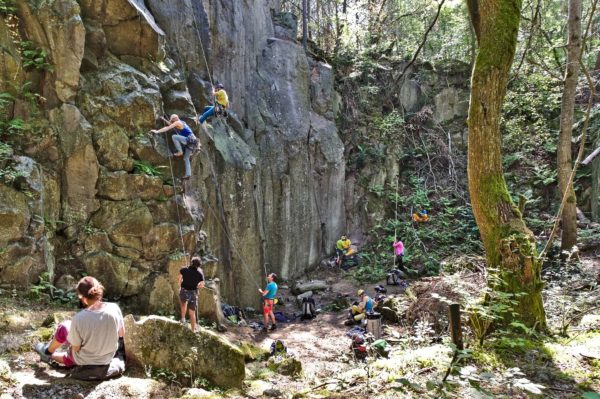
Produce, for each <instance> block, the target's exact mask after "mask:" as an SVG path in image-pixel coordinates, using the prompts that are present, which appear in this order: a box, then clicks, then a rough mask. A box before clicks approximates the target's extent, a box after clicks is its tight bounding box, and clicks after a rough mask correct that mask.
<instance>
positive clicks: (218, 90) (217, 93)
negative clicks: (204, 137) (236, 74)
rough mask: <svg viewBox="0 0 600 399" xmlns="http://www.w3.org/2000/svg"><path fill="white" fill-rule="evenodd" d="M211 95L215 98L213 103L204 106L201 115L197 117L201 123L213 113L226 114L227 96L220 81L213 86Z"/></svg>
mask: <svg viewBox="0 0 600 399" xmlns="http://www.w3.org/2000/svg"><path fill="white" fill-rule="evenodd" d="M213 96H214V98H215V101H214V105H208V106H206V107H204V111H202V115H201V116H200V118H198V121H199V122H200V124H201V125H202V124H203V123H204V122H205V121H206V120H207V119H208V118H210V117H211V116H214V115H217V116H218V115H223V116H227V108H228V107H229V97H227V92H226V91H225V86H223V84H222V83H217V84H216V85H215V87H213Z"/></svg>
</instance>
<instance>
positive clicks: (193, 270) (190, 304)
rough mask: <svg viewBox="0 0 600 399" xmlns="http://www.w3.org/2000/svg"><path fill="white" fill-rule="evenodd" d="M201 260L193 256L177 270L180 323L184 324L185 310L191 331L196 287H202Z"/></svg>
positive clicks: (194, 313)
mask: <svg viewBox="0 0 600 399" xmlns="http://www.w3.org/2000/svg"><path fill="white" fill-rule="evenodd" d="M201 266H202V261H201V260H200V258H198V257H193V258H192V261H191V262H190V265H189V266H188V267H182V268H181V270H179V301H180V302H181V324H185V313H186V310H187V311H188V312H189V316H190V324H191V325H192V331H193V332H196V306H197V303H198V288H204V273H203V272H202V269H201Z"/></svg>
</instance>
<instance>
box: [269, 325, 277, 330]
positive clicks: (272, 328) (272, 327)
mask: <svg viewBox="0 0 600 399" xmlns="http://www.w3.org/2000/svg"><path fill="white" fill-rule="evenodd" d="M276 328H277V324H271V327H269V331H273V330H275V329H276Z"/></svg>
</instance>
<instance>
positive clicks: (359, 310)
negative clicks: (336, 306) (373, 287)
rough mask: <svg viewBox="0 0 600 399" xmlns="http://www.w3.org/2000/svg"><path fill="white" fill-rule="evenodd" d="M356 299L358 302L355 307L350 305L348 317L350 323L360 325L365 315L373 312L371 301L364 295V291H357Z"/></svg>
mask: <svg viewBox="0 0 600 399" xmlns="http://www.w3.org/2000/svg"><path fill="white" fill-rule="evenodd" d="M357 295H358V298H359V302H358V303H357V304H355V305H352V308H351V309H350V317H351V320H350V321H351V322H352V321H353V322H356V323H360V322H361V320H363V319H364V318H365V317H366V315H367V313H371V312H372V311H373V305H374V303H373V299H372V298H370V297H369V296H368V295H367V294H365V290H363V289H360V290H358V293H357Z"/></svg>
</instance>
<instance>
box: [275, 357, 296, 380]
mask: <svg viewBox="0 0 600 399" xmlns="http://www.w3.org/2000/svg"><path fill="white" fill-rule="evenodd" d="M267 367H269V369H270V370H272V371H275V372H277V373H279V374H283V375H292V376H295V375H299V374H300V373H301V372H302V363H300V360H298V359H296V358H295V357H293V356H273V357H270V358H269V362H268V364H267Z"/></svg>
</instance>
